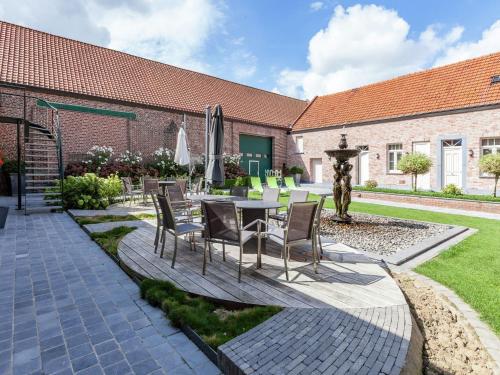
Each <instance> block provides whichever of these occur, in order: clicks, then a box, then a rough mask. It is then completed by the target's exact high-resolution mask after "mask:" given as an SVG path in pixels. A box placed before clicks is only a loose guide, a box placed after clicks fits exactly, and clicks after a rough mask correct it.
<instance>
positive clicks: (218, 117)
mask: <svg viewBox="0 0 500 375" xmlns="http://www.w3.org/2000/svg"><path fill="white" fill-rule="evenodd" d="M209 137H210V138H209V141H208V150H209V151H208V166H207V171H206V180H207V183H208V184H210V185H212V186H222V185H224V162H223V160H222V153H223V150H224V116H223V115H222V107H221V106H220V104H217V105H216V106H215V109H214V113H213V114H212V123H211V124H210V129H209Z"/></svg>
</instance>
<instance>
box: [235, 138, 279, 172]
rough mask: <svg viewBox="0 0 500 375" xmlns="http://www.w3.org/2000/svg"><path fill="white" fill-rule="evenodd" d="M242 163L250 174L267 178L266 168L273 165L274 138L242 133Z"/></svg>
mask: <svg viewBox="0 0 500 375" xmlns="http://www.w3.org/2000/svg"><path fill="white" fill-rule="evenodd" d="M240 154H241V155H242V156H241V159H240V165H241V167H242V168H243V169H244V170H245V171H246V172H247V173H248V174H249V175H250V176H259V177H260V178H261V180H262V181H264V180H265V177H266V174H265V171H266V169H271V168H272V166H273V139H272V138H271V137H256V136H254V135H246V134H240Z"/></svg>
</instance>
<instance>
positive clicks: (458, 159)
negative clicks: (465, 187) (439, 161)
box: [443, 140, 462, 188]
mask: <svg viewBox="0 0 500 375" xmlns="http://www.w3.org/2000/svg"><path fill="white" fill-rule="evenodd" d="M443 174H444V176H443V177H444V178H443V181H444V186H446V185H448V184H455V185H457V186H458V187H460V188H461V187H462V143H461V141H459V140H453V141H445V142H443Z"/></svg>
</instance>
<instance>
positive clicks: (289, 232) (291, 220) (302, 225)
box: [266, 202, 318, 281]
mask: <svg viewBox="0 0 500 375" xmlns="http://www.w3.org/2000/svg"><path fill="white" fill-rule="evenodd" d="M317 208H318V203H317V202H295V203H292V205H291V207H290V214H289V215H288V219H287V222H286V225H285V226H284V227H276V226H271V225H268V226H267V229H266V235H267V236H266V237H267V239H268V240H270V241H272V242H274V243H276V244H278V245H280V246H282V251H281V256H282V257H283V262H284V264H285V275H286V280H287V281H290V277H289V275H288V261H289V260H290V247H292V246H295V245H302V244H305V243H308V242H310V243H311V251H312V258H313V267H314V272H315V273H318V264H317V263H318V261H317V259H318V250H317V245H316V237H315V231H314V223H315V219H316V211H317Z"/></svg>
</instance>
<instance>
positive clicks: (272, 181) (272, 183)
mask: <svg viewBox="0 0 500 375" xmlns="http://www.w3.org/2000/svg"><path fill="white" fill-rule="evenodd" d="M267 186H268V187H270V188H272V189H279V188H280V187H279V186H278V179H277V178H276V177H274V176H267Z"/></svg>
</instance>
